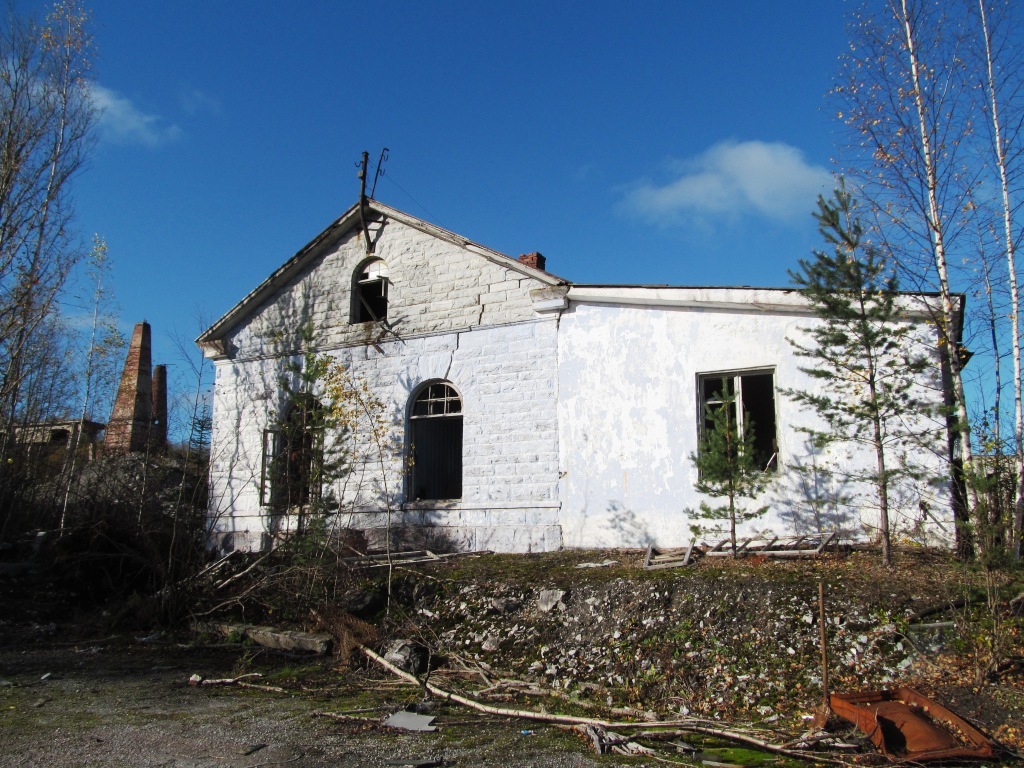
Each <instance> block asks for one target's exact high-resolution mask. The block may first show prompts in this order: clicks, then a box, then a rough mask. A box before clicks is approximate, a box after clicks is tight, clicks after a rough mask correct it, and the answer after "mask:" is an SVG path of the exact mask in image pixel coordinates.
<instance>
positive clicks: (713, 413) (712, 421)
mask: <svg viewBox="0 0 1024 768" xmlns="http://www.w3.org/2000/svg"><path fill="white" fill-rule="evenodd" d="M718 386H719V389H718V396H717V397H715V399H714V401H713V402H708V403H707V404H706V405H705V406H704V409H705V413H704V430H703V432H702V433H701V436H700V443H699V448H698V450H697V452H696V453H691V454H690V461H692V462H693V464H694V466H695V467H696V468H697V475H698V477H697V482H696V483H695V484H694V487H695V488H696V489H697V491H698V492H699V493H704V494H707V495H708V496H713V497H716V498H723V497H724V498H725V499H726V503H725V504H723V505H719V506H711V505H710V504H708V503H707V502H703V501H702V502H701V504H700V513H699V514H697V515H696V516H697V517H699V518H704V519H708V520H728V521H729V540H730V542H731V544H732V554H733V557H735V556H736V524H737V523H743V522H746V521H748V520H754V519H756V518H758V517H760V516H761V515H763V514H764V513H765V512H767V511H768V507H766V506H762V507H756V508H753V509H744V508H742V507H741V506H739V505H737V500H738V499H754V498H756V497H758V496H760V495H761V493H762V492H764V490H765V488H767V487H768V484H769V482H770V481H771V477H772V476H771V475H770V474H769V473H768V472H767V471H765V468H764V467H762V466H761V465H760V463H759V462H757V460H756V458H755V457H756V449H755V445H754V425H753V422H751V421H750V420H749V419H747V420H743V421H741V420H740V419H738V418H737V413H736V405H737V398H736V393H735V392H734V391H733V390H732V386H733V385H732V380H731V379H728V378H723V379H721V381H720V383H719V385H718ZM691 514H693V512H692V511H691ZM693 530H694V532H695V533H697V532H699V531H700V530H702V529H701V527H700V526H693Z"/></svg>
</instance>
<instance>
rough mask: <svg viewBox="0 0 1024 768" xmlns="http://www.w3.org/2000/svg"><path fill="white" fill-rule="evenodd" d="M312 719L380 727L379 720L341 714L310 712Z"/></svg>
mask: <svg viewBox="0 0 1024 768" xmlns="http://www.w3.org/2000/svg"><path fill="white" fill-rule="evenodd" d="M309 714H310V715H312V716H313V717H329V718H330V719H331V720H341V721H343V722H348V723H351V722H357V723H373V724H374V725H380V720H376V719H374V718H372V717H356V716H355V715H346V714H344V713H342V712H323V711H321V710H317V711H316V712H310V713H309Z"/></svg>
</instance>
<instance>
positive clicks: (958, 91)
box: [834, 0, 983, 555]
mask: <svg viewBox="0 0 1024 768" xmlns="http://www.w3.org/2000/svg"><path fill="white" fill-rule="evenodd" d="M957 10H958V9H955V8H950V6H949V5H947V4H942V3H935V2H931V1H930V0H885V1H884V2H882V3H880V4H879V11H878V12H877V13H876V14H874V15H868V14H862V15H860V16H859V17H858V18H857V19H856V20H855V22H854V24H853V25H852V27H851V33H852V39H851V44H850V52H849V54H848V55H847V56H846V57H845V59H844V61H843V68H842V73H841V76H840V82H839V84H838V85H837V86H836V88H835V89H834V97H835V99H836V102H837V104H838V106H839V116H840V118H841V119H842V120H843V121H844V122H845V123H846V125H847V126H848V127H849V129H850V138H851V141H850V143H849V146H848V147H847V149H848V150H850V151H851V155H849V156H847V157H846V158H844V159H845V160H846V161H847V162H848V163H849V166H848V168H847V169H846V170H847V173H848V174H851V175H852V177H853V179H854V181H855V183H856V184H857V185H858V187H859V189H860V191H861V193H862V195H863V197H864V199H865V200H866V201H867V202H868V203H869V205H870V210H871V212H872V214H873V218H874V220H875V222H876V224H877V227H878V233H879V237H880V238H881V240H882V245H883V247H885V248H886V249H887V251H889V252H890V253H892V254H893V256H894V258H895V259H896V262H897V264H898V266H899V268H900V269H901V273H902V275H903V276H904V277H906V278H907V281H908V282H909V283H911V284H912V285H913V287H915V288H918V289H932V290H935V291H936V292H937V293H938V298H939V306H938V311H937V312H936V314H935V318H934V321H935V324H936V326H937V328H938V331H939V337H940V346H941V352H942V354H943V358H944V364H945V365H946V366H947V367H948V379H949V382H948V387H947V394H948V397H949V401H950V402H949V408H950V431H951V432H952V433H953V435H954V436H955V440H954V441H952V444H951V449H952V451H951V452H955V451H959V456H958V457H957V456H951V457H950V458H951V460H952V462H953V468H954V482H955V485H957V486H959V487H961V488H962V487H964V483H965V479H966V478H965V476H964V472H963V469H962V468H963V467H967V468H970V467H971V466H972V445H971V422H970V417H969V413H968V407H967V399H966V395H965V387H964V376H963V365H964V360H965V358H964V356H963V354H962V346H963V340H962V338H961V327H962V325H961V324H962V317H961V306H960V301H959V297H958V296H957V295H956V291H955V289H954V287H953V281H954V278H955V277H956V272H957V269H958V267H959V265H960V261H959V259H958V258H957V251H956V249H957V247H958V245H959V238H960V236H961V235H962V233H963V230H964V227H965V222H964V211H967V210H969V209H970V205H969V203H970V191H971V190H972V188H973V187H974V186H975V185H976V184H977V182H978V180H979V179H980V178H981V175H982V173H983V169H981V168H979V167H978V164H977V163H976V162H975V163H972V160H973V159H974V158H972V157H971V156H970V153H969V147H970V142H971V139H972V131H973V122H972V120H971V118H970V106H971V103H972V98H971V97H972V94H971V89H970V85H969V82H968V80H967V79H966V76H965V68H964V59H963V57H962V55H961V49H962V47H963V46H964V45H965V43H966V40H967V37H968V32H969V23H968V20H967V19H966V18H965V17H964V16H963V14H962V13H960V14H958V13H957ZM962 501H963V506H964V507H965V508H963V509H957V510H955V511H956V513H957V515H956V516H957V521H958V525H957V532H958V544H959V549H960V552H961V554H963V555H968V554H969V553H970V550H971V545H970V538H969V536H970V532H969V520H970V519H971V516H972V514H973V512H974V511H975V510H976V509H977V507H978V500H977V493H976V491H975V490H974V488H973V487H972V485H971V484H970V483H966V494H965V496H963V497H962Z"/></svg>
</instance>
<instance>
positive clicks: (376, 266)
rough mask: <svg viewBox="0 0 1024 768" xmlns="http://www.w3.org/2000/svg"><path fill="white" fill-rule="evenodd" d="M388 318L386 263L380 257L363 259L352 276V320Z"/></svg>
mask: <svg viewBox="0 0 1024 768" xmlns="http://www.w3.org/2000/svg"><path fill="white" fill-rule="evenodd" d="M387 319H388V265H387V264H385V263H384V262H383V261H382V260H381V259H370V260H369V261H364V262H363V263H362V264H360V265H359V267H358V268H357V269H356V271H355V274H354V275H353V276H352V322H353V323H370V322H374V321H376V320H387Z"/></svg>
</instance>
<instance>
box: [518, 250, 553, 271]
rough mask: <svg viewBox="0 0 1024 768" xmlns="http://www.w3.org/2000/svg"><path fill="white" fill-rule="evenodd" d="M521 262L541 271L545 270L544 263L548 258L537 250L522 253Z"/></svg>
mask: <svg viewBox="0 0 1024 768" xmlns="http://www.w3.org/2000/svg"><path fill="white" fill-rule="evenodd" d="M519 262H520V263H521V264H525V265H526V266H528V267H533V268H534V269H539V270H540V271H541V272H543V271H544V265H545V263H546V262H547V259H545V258H544V256H543V255H542V254H540V253H538V252H537V251H534V252H533V253H524V254H522V255H521V256H520V257H519Z"/></svg>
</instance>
